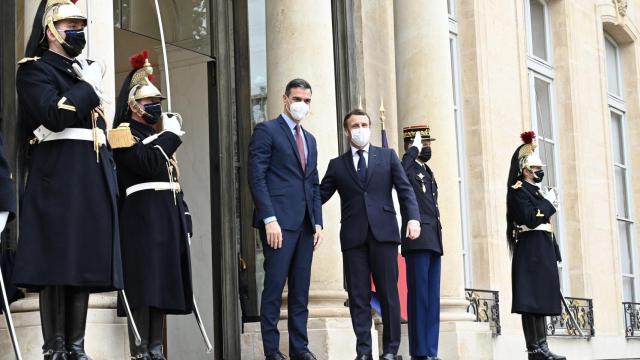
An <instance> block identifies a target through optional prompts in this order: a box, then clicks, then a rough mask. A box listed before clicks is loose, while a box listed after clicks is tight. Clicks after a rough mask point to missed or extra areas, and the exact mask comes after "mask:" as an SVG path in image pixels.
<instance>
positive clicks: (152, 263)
mask: <svg viewBox="0 0 640 360" xmlns="http://www.w3.org/2000/svg"><path fill="white" fill-rule="evenodd" d="M129 124H130V129H131V132H132V134H133V136H134V138H135V139H136V141H137V142H136V143H135V144H134V145H133V146H131V147H124V148H118V149H114V158H115V161H116V166H117V169H118V183H119V186H120V194H121V196H120V237H121V239H122V258H123V265H124V279H125V290H126V293H127V297H128V300H129V305H130V306H131V308H132V309H137V308H140V307H152V308H155V309H156V310H160V311H162V312H164V313H166V314H188V313H190V312H191V309H192V298H193V290H192V287H191V261H190V256H189V236H190V234H191V231H192V230H191V220H190V219H191V215H190V214H189V210H188V208H187V205H186V203H185V202H184V200H183V194H182V192H177V193H176V194H175V199H174V193H173V191H170V190H161V191H155V190H142V191H138V192H134V193H132V194H131V195H129V196H127V195H126V189H127V188H129V187H130V186H133V185H137V184H141V183H146V182H169V172H168V169H167V166H168V162H167V158H165V155H164V154H163V153H162V151H160V148H161V149H162V150H163V151H164V153H165V154H166V155H167V156H168V157H169V158H170V157H171V156H172V155H173V154H174V153H175V151H176V150H177V149H178V146H180V144H181V140H180V137H178V136H177V135H175V134H173V133H171V132H163V133H161V134H160V135H159V136H158V138H157V139H156V140H154V141H151V142H149V143H148V144H144V143H143V142H142V141H143V140H144V139H146V138H147V137H149V136H152V135H154V134H155V131H154V129H153V128H152V127H150V126H147V125H145V124H141V123H139V122H136V121H134V120H130V121H129ZM173 180H174V181H175V182H178V178H177V176H176V171H174V179H173ZM120 310H122V309H121V308H120ZM119 314H120V315H121V316H122V315H124V314H123V312H122V311H119Z"/></svg>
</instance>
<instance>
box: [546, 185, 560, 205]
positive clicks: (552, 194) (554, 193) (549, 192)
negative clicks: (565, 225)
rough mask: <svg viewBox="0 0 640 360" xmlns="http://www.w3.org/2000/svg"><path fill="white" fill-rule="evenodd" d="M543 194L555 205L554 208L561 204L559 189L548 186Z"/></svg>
mask: <svg viewBox="0 0 640 360" xmlns="http://www.w3.org/2000/svg"><path fill="white" fill-rule="evenodd" d="M541 193H542V196H543V197H544V198H545V199H546V200H547V201H548V202H550V203H551V205H553V207H554V208H556V209H557V208H558V207H559V206H560V200H559V197H558V190H557V189H556V188H546V189H543V190H542V191H541Z"/></svg>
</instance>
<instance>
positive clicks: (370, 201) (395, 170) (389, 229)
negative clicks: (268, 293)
mask: <svg viewBox="0 0 640 360" xmlns="http://www.w3.org/2000/svg"><path fill="white" fill-rule="evenodd" d="M370 125H371V119H370V118H369V115H367V113H365V112H364V111H362V110H353V111H351V112H350V113H349V114H347V115H346V116H345V118H344V120H343V127H344V133H345V135H346V136H347V137H348V138H349V142H350V143H351V148H350V149H349V151H347V152H346V153H345V154H343V155H342V156H339V157H337V158H335V159H333V160H331V162H329V167H328V169H327V172H326V174H325V176H324V178H323V179H322V183H321V185H320V192H321V195H322V202H323V203H324V202H326V201H328V200H329V199H330V198H331V196H333V194H334V193H335V192H336V190H337V191H338V194H339V195H340V203H341V207H342V209H341V213H342V220H341V223H342V225H341V228H340V245H341V248H342V257H343V260H344V269H345V277H346V280H347V291H348V294H349V311H350V312H351V321H352V324H353V330H354V332H355V334H356V338H357V344H356V353H357V357H356V360H372V359H373V358H372V349H371V320H372V319H371V304H370V301H371V287H370V286H371V283H370V276H371V275H373V282H374V284H375V286H376V291H377V292H378V294H379V295H380V305H381V308H382V324H383V328H384V330H383V336H382V348H383V354H382V355H381V356H380V359H385V360H392V359H396V354H397V352H398V347H399V346H400V300H399V297H398V287H397V285H398V260H397V259H398V244H399V243H400V231H399V229H398V221H397V219H396V210H395V209H394V207H393V199H392V196H391V192H392V189H393V188H394V187H395V189H396V192H397V193H398V200H399V202H400V207H401V208H402V212H403V213H406V214H408V219H411V220H409V221H408V224H407V226H406V232H405V236H406V237H407V238H409V239H415V238H417V237H418V236H420V222H419V221H418V220H419V219H420V212H419V210H418V204H417V203H416V197H415V194H414V192H413V188H412V187H411V184H409V181H408V180H407V176H406V175H405V172H404V169H403V168H402V165H401V164H400V159H398V155H396V153H395V151H393V150H391V149H383V148H380V147H377V146H373V145H370V144H369V138H370V137H371V129H370Z"/></svg>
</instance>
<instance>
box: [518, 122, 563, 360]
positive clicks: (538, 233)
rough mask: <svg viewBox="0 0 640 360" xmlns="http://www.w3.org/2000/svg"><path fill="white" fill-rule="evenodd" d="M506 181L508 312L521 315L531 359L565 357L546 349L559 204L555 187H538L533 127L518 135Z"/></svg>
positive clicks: (554, 309)
mask: <svg viewBox="0 0 640 360" xmlns="http://www.w3.org/2000/svg"><path fill="white" fill-rule="evenodd" d="M520 137H521V139H522V141H523V142H524V144H522V145H520V146H519V147H518V148H517V149H516V151H515V153H514V154H513V156H512V158H511V168H510V170H509V179H508V182H507V242H508V245H509V250H510V251H511V252H512V263H511V275H512V280H511V284H512V296H513V298H512V299H513V300H512V307H511V312H512V313H518V314H521V315H522V329H523V331H524V336H525V341H526V344H527V352H528V353H529V359H530V360H551V359H566V358H565V357H564V356H559V355H555V354H553V353H551V351H550V350H549V345H548V344H547V332H546V323H545V316H557V315H560V314H561V312H562V295H561V293H560V279H559V277H558V266H557V264H556V262H557V261H561V260H562V259H561V257H560V251H559V248H558V245H557V243H556V240H555V236H554V234H553V228H552V226H551V223H550V219H551V216H553V214H555V212H556V209H557V208H558V194H557V191H556V190H555V189H552V188H541V187H540V183H541V182H542V178H543V177H544V170H543V169H542V168H543V167H544V164H543V163H542V161H541V160H540V157H539V156H538V154H537V152H536V151H535V149H536V147H537V142H536V134H535V133H534V132H533V131H529V132H525V133H523V134H521V135H520Z"/></svg>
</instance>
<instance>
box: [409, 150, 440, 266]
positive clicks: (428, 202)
mask: <svg viewBox="0 0 640 360" xmlns="http://www.w3.org/2000/svg"><path fill="white" fill-rule="evenodd" d="M418 153H419V151H418V148H417V147H413V146H412V147H411V148H409V150H408V151H407V152H406V153H405V154H404V156H403V157H402V167H403V168H404V171H405V172H406V173H407V178H408V179H409V182H410V183H411V186H412V187H413V191H414V192H415V194H416V200H417V201H418V208H419V209H420V237H418V238H417V239H415V240H409V239H407V238H404V237H403V239H402V253H403V254H404V253H405V252H406V251H408V250H432V251H434V252H436V253H438V254H442V253H443V247H442V224H441V223H440V209H438V183H436V178H435V177H434V176H433V172H432V171H431V169H430V168H429V166H428V165H426V164H425V167H424V168H423V167H422V166H420V164H418V163H417V162H416V159H417V158H418ZM402 218H403V219H404V220H405V221H404V222H403V224H406V220H408V219H407V215H406V214H404V213H403V214H402ZM405 231H406V225H404V226H403V227H402V234H405Z"/></svg>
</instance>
